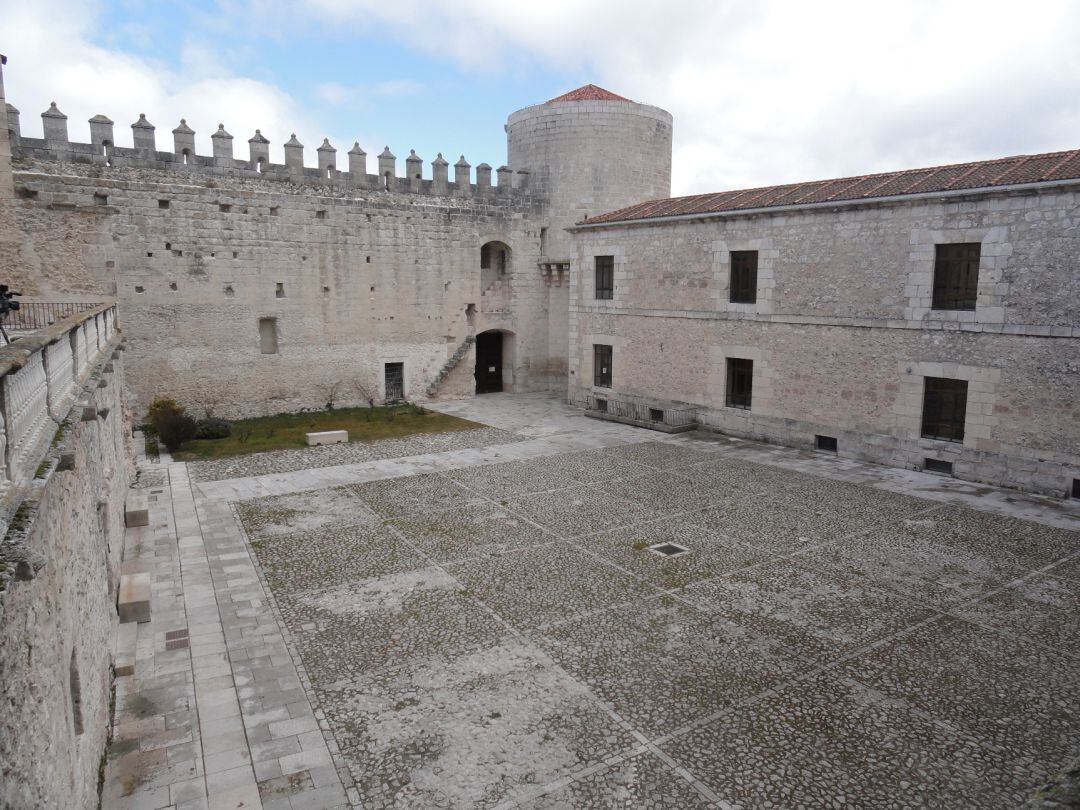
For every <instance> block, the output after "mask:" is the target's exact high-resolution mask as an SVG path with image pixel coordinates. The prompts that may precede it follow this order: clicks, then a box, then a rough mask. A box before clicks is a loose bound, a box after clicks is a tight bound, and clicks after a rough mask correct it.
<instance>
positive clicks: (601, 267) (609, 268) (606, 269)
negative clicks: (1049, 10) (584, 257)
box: [595, 256, 615, 301]
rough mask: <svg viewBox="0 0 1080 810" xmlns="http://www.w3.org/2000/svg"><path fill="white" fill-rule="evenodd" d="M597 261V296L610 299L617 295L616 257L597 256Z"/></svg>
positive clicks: (606, 299)
mask: <svg viewBox="0 0 1080 810" xmlns="http://www.w3.org/2000/svg"><path fill="white" fill-rule="evenodd" d="M595 262H596V297H597V299H602V300H605V301H610V300H611V299H613V298H614V297H615V257H614V256H597V257H595Z"/></svg>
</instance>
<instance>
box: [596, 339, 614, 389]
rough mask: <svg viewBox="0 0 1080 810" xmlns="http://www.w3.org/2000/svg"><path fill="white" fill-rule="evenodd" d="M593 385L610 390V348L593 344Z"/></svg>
mask: <svg viewBox="0 0 1080 810" xmlns="http://www.w3.org/2000/svg"><path fill="white" fill-rule="evenodd" d="M593 385H595V386H597V387H599V388H611V347H610V346H604V345H602V344H600V343H594V344H593Z"/></svg>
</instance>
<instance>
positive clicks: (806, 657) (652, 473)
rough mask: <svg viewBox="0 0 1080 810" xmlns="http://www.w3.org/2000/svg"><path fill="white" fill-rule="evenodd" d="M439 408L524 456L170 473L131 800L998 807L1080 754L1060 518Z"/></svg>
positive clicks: (870, 477)
mask: <svg viewBox="0 0 1080 810" xmlns="http://www.w3.org/2000/svg"><path fill="white" fill-rule="evenodd" d="M436 407H438V408H439V409H444V408H445V409H446V410H447V412H454V413H458V414H461V415H463V416H465V417H466V418H473V419H479V420H480V421H483V422H486V423H487V424H491V425H493V426H495V427H497V428H499V429H500V430H503V431H507V432H510V433H512V434H514V437H515V439H519V440H515V441H513V442H510V443H505V444H494V445H491V446H488V447H477V448H463V449H458V450H449V451H446V452H436V453H426V454H424V455H420V456H415V457H406V458H399V459H389V460H377V461H371V462H365V463H361V464H352V465H344V466H336V467H331V468H326V469H320V470H299V471H291V472H278V473H269V474H266V475H261V476H256V477H251V478H246V479H236V480H227V481H219V482H206V483H192V482H191V480H190V476H189V475H188V474H187V472H186V469H185V467H184V465H173V464H166V465H165V466H164V469H165V471H166V473H167V480H166V481H164V485H163V483H162V482H161V481H159V482H158V486H159V487H161V488H162V491H161V492H159V493H157V494H155V495H152V496H151V498H157V499H158V500H156V501H154V500H151V525H150V526H148V527H145V528H143V529H137V530H134V529H133V530H129V532H130V534H128V535H126V539H127V544H128V553H127V554H126V555H125V556H126V559H125V565H128V564H129V563H130V564H131V565H133V566H138V567H139V569H140V570H151V571H154V573H155V581H154V586H153V591H152V599H153V600H154V604H153V609H154V620H153V621H152V622H151V623H150V625H152V626H147V627H146V630H145V632H144V631H143V626H142V625H140V626H139V629H138V630H137V631H136V634H137V635H136V638H135V639H134V674H133V675H131V676H125V677H121V678H119V679H118V681H117V706H118V711H117V736H116V742H115V743H114V746H113V750H112V751H111V752H110V761H109V765H108V768H107V778H106V795H107V796H108V797H109V799H110V801H112V800H115V801H116V805H115V806H119V807H135V806H152V807H158V806H162V807H164V806H175V807H177V808H180V807H189V808H194V807H237V806H240V805H241V803H242V804H243V806H244V807H245V808H250V807H260V806H261V807H266V808H289V809H290V810H291V809H292V808H298V807H308V806H310V807H335V806H346V805H347V806H353V807H359V806H364V807H424V808H427V807H437V806H447V807H472V806H480V807H499V808H510V807H564V806H573V807H577V806H583V807H587V806H597V807H610V806H618V807H625V806H634V807H637V806H642V807H665V808H666V807H672V808H674V807H679V808H681V807H723V808H732V807H757V806H768V804H767V803H769V802H771V803H772V806H792V805H797V804H803V805H809V806H842V805H843V806H865V807H894V806H914V805H920V806H947V807H955V806H979V807H1008V806H1015V805H1016V804H1018V803H1019V802H1020V801H1022V800H1023V798H1024V797H1025V796H1026V795H1027V793H1028V792H1030V791H1031V790H1032V789H1033V788H1034V787H1035V786H1036V785H1037V784H1038V783H1039V782H1041V781H1043V780H1044V779H1045V778H1046V776H1048V775H1049V774H1050V773H1052V772H1053V771H1055V770H1057V769H1059V768H1061V767H1062V766H1063V765H1064V764H1065V763H1067V762H1070V761H1073V760H1075V757H1076V755H1077V754H1078V753H1080V750H1078V749H1077V742H1076V741H1077V740H1078V739H1080V720H1078V717H1077V712H1076V709H1075V707H1076V706H1077V705H1080V700H1078V698H1080V694H1077V691H1076V684H1077V683H1080V677H1078V673H1080V647H1078V645H1080V640H1078V639H1077V637H1076V633H1075V628H1076V627H1077V609H1078V608H1077V603H1076V598H1075V596H1074V591H1075V590H1076V589H1075V588H1073V587H1072V586H1073V585H1074V584H1075V583H1077V582H1080V574H1078V573H1077V572H1078V571H1080V568H1078V567H1077V566H1078V564H1080V534H1078V533H1077V532H1075V531H1071V530H1070V529H1073V528H1075V527H1078V526H1080V519H1078V517H1077V512H1078V510H1076V509H1074V508H1073V507H1070V506H1068V505H1063V504H1054V503H1051V502H1048V501H1046V500H1045V499H1038V498H1030V497H1027V496H1023V495H1020V494H1018V493H1009V492H1004V491H998V490H994V489H993V488H987V487H976V486H974V485H967V484H964V483H963V482H956V481H954V480H952V479H945V478H942V477H940V476H932V475H926V474H921V473H911V472H908V471H897V470H888V469H886V468H877V467H873V466H872V465H866V464H861V463H859V462H854V461H851V460H846V459H837V458H835V457H831V456H825V455H822V454H813V453H802V452H799V451H793V450H790V449H787V448H777V447H775V446H764V445H756V444H754V443H752V442H743V441H739V440H731V439H728V438H727V437H721V436H716V435H712V434H700V433H696V434H682V435H679V436H671V437H661V438H658V437H657V435H656V434H654V433H651V432H649V431H644V430H640V429H636V428H632V427H628V426H625V425H615V424H612V423H604V422H598V421H595V420H586V419H583V418H582V417H581V416H580V412H577V411H575V410H574V409H572V408H569V407H567V406H565V405H563V404H562V403H559V402H557V401H555V400H552V399H549V398H546V397H542V396H533V395H525V396H520V395H493V396H491V397H480V398H477V399H475V400H470V401H468V402H461V403H439V404H438V405H437V406H436ZM635 481H636V482H637V486H635V485H634V482H635ZM166 485H167V486H166ZM245 529H246V530H245ZM654 542H656V543H659V542H674V543H679V544H681V545H684V546H686V547H687V548H689V553H688V554H685V555H681V556H677V557H672V558H662V557H659V556H657V555H655V554H654V553H653V552H651V551H648V550H647V546H648V545H651V544H653V543H654ZM129 632H130V631H129ZM118 643H119V642H118ZM125 645H126V646H127V648H130V647H131V640H130V639H127V640H126V641H125ZM105 806H111V805H109V804H108V803H106V805H105Z"/></svg>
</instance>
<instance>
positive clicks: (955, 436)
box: [922, 377, 968, 442]
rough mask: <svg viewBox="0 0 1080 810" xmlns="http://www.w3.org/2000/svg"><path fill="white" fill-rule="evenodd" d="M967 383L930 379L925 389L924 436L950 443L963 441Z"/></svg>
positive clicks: (927, 379)
mask: <svg viewBox="0 0 1080 810" xmlns="http://www.w3.org/2000/svg"><path fill="white" fill-rule="evenodd" d="M967 387H968V384H967V380H950V379H946V378H944V377H927V378H926V380H925V388H924V389H923V416H922V435H923V438H924V439H943V440H945V441H948V442H962V441H963V440H964V420H965V415H966V413H967Z"/></svg>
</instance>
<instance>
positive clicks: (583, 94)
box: [547, 84, 630, 104]
mask: <svg viewBox="0 0 1080 810" xmlns="http://www.w3.org/2000/svg"><path fill="white" fill-rule="evenodd" d="M556 101H630V99H628V98H624V97H622V96H619V95H616V94H615V93H612V92H611V91H610V90H605V89H604V88H603V87H597V86H596V85H595V84H586V85H585V86H584V87H579V88H578V89H577V90H571V91H570V92H569V93H563V94H562V95H561V96H558V97H557V98H553V99H551V101H549V102H547V103H548V104H554V103H555V102H556Z"/></svg>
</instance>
